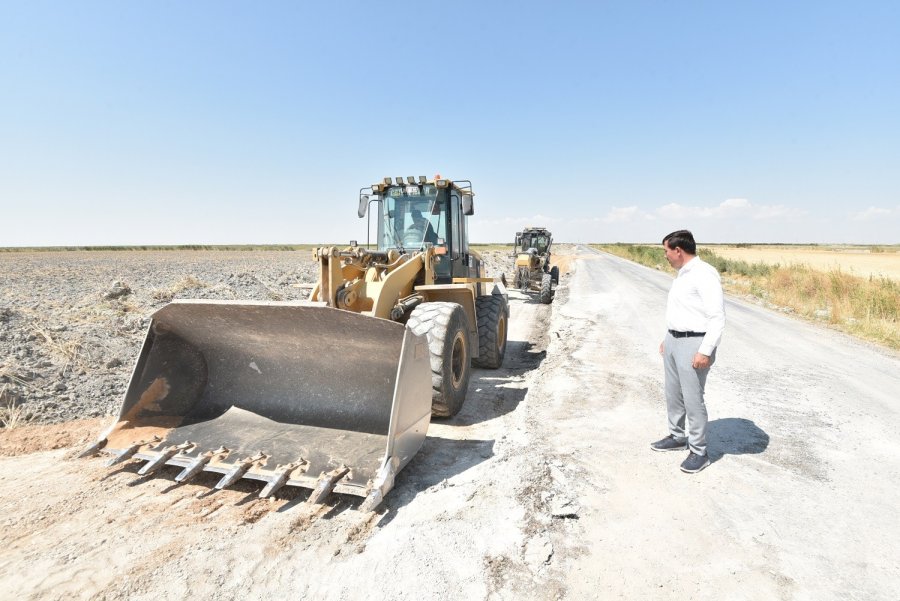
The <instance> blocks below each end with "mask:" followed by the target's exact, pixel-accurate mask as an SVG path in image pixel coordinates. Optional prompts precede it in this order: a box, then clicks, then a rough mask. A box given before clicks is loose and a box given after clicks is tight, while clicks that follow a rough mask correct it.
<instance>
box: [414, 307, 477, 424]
mask: <svg viewBox="0 0 900 601" xmlns="http://www.w3.org/2000/svg"><path fill="white" fill-rule="evenodd" d="M406 325H407V326H408V327H409V328H410V329H411V330H412V331H413V332H415V333H416V334H425V336H426V338H427V340H428V351H429V355H430V359H431V414H432V415H434V416H435V417H453V416H454V415H456V414H457V413H459V410H460V409H462V406H463V402H464V401H465V400H466V392H467V390H468V388H469V377H470V376H471V374H472V366H471V357H470V356H469V318H468V317H466V312H465V311H464V310H463V308H462V306H460V305H458V304H457V303H447V302H434V303H422V304H421V305H419V306H418V307H416V308H415V309H413V312H412V313H411V314H410V316H409V321H407V322H406Z"/></svg>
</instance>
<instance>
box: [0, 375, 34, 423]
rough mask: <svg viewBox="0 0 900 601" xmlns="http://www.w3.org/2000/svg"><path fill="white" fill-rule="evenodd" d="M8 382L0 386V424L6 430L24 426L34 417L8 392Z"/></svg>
mask: <svg viewBox="0 0 900 601" xmlns="http://www.w3.org/2000/svg"><path fill="white" fill-rule="evenodd" d="M8 386H9V385H8V384H3V386H0V426H2V427H3V428H5V429H6V430H12V429H14V428H18V427H19V426H24V425H25V424H27V423H28V422H30V421H32V420H33V419H34V417H35V416H34V415H33V414H32V413H30V412H29V411H28V410H26V409H25V406H24V405H22V404H19V403H16V401H15V399H13V398H11V395H9V394H8Z"/></svg>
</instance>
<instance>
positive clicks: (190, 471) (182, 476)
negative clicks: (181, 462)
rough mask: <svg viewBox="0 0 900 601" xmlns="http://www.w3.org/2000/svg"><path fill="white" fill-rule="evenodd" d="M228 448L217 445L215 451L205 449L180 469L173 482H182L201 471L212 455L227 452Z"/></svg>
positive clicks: (220, 454)
mask: <svg viewBox="0 0 900 601" xmlns="http://www.w3.org/2000/svg"><path fill="white" fill-rule="evenodd" d="M228 452H229V451H228V449H226V448H225V447H219V448H218V449H216V450H215V451H207V452H206V453H203V454H202V455H200V456H199V457H197V458H196V459H194V460H193V461H192V462H191V464H190V465H188V466H187V467H186V468H184V469H183V470H181V471H180V472H179V473H178V475H177V476H175V482H178V483H179V484H180V483H182V482H187V481H188V480H190V479H191V478H193V477H194V476H196V475H197V474H199V473H200V472H202V471H203V468H204V467H206V464H207V463H209V462H210V461H211V460H212V458H213V457H217V456H222V455H226V454H228Z"/></svg>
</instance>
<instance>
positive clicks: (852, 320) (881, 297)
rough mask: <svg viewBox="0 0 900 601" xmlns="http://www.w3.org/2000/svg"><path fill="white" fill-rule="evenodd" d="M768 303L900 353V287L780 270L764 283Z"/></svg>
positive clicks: (833, 273) (834, 273)
mask: <svg viewBox="0 0 900 601" xmlns="http://www.w3.org/2000/svg"><path fill="white" fill-rule="evenodd" d="M761 283H762V285H763V286H762V288H763V290H764V291H765V292H766V295H765V298H766V300H767V301H769V302H771V303H773V304H775V305H778V306H780V307H790V308H792V309H793V310H794V311H796V312H797V313H799V314H800V315H802V316H804V317H806V318H810V319H820V320H824V321H827V322H828V323H830V324H831V325H833V326H835V327H837V328H839V329H841V330H844V331H847V332H850V333H853V334H856V335H858V336H860V337H861V338H865V339H867V340H873V341H876V342H880V343H882V344H886V345H887V346H890V347H891V348H895V349H900V282H898V281H896V280H893V279H890V278H887V277H872V276H870V277H868V278H863V277H859V276H856V275H853V274H849V273H845V272H843V271H841V270H840V269H833V270H829V271H820V270H818V269H812V268H809V267H806V266H792V267H779V268H777V269H775V270H774V271H773V272H772V273H771V274H770V275H769V276H768V277H766V278H764V279H763V281H762V282H761Z"/></svg>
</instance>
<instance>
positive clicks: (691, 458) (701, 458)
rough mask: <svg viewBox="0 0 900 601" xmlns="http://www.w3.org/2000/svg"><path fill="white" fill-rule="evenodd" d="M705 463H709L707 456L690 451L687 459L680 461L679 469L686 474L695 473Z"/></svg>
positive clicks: (705, 464) (704, 465) (703, 466)
mask: <svg viewBox="0 0 900 601" xmlns="http://www.w3.org/2000/svg"><path fill="white" fill-rule="evenodd" d="M707 465H709V457H707V456H706V455H698V454H697V453H695V452H693V451H691V453H690V454H689V455H688V456H687V459H685V460H684V461H682V462H681V471H682V472H684V473H686V474H696V473H697V472H699V471H700V470H702V469H703V468H705V467H706V466H707Z"/></svg>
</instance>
